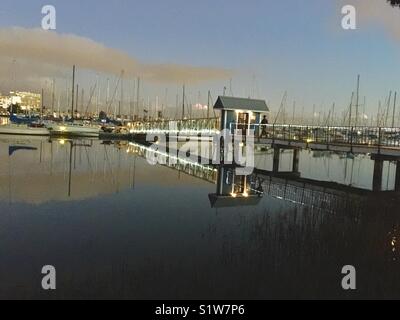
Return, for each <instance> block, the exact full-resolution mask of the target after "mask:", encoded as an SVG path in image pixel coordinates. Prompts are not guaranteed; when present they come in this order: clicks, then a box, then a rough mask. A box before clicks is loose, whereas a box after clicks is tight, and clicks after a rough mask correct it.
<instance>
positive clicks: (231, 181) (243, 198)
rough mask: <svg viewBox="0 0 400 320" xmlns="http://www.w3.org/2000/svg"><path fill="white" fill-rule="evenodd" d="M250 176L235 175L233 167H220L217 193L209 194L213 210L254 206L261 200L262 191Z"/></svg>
mask: <svg viewBox="0 0 400 320" xmlns="http://www.w3.org/2000/svg"><path fill="white" fill-rule="evenodd" d="M249 177H250V176H242V175H237V174H236V169H235V168H234V167H228V166H221V167H220V168H219V170H218V181H217V192H216V193H213V194H209V195H208V197H209V199H210V203H211V206H212V207H213V208H225V207H241V206H256V205H258V203H259V202H260V200H261V196H262V191H261V190H256V185H255V184H254V182H252V181H251V179H249Z"/></svg>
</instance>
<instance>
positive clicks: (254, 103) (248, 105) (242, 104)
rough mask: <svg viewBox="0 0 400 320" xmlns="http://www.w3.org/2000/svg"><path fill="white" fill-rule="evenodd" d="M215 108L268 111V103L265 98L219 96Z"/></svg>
mask: <svg viewBox="0 0 400 320" xmlns="http://www.w3.org/2000/svg"><path fill="white" fill-rule="evenodd" d="M214 109H224V110H249V111H255V112H268V111H269V109H268V106H267V103H266V102H265V101H264V100H255V99H246V98H234V97H223V96H220V97H218V100H217V102H216V103H215V105H214Z"/></svg>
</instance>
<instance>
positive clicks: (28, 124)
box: [0, 114, 50, 136]
mask: <svg viewBox="0 0 400 320" xmlns="http://www.w3.org/2000/svg"><path fill="white" fill-rule="evenodd" d="M37 120H38V119H37V118H30V117H21V116H17V115H14V114H12V115H11V116H10V123H8V124H5V125H1V126H0V134H9V135H24V136H48V135H49V134H50V133H49V130H48V129H47V128H46V127H45V126H44V125H42V124H40V123H38V122H37Z"/></svg>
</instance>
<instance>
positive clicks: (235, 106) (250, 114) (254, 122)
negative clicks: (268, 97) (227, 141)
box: [214, 96, 269, 136]
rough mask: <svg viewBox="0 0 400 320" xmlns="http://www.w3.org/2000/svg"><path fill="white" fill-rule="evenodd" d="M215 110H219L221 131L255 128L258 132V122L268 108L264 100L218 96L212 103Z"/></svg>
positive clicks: (266, 113) (256, 133)
mask: <svg viewBox="0 0 400 320" xmlns="http://www.w3.org/2000/svg"><path fill="white" fill-rule="evenodd" d="M214 109H215V110H220V111H221V131H222V130H225V129H228V130H231V131H232V132H233V130H240V129H242V130H246V129H248V128H250V129H254V130H255V135H256V136H258V134H259V124H260V123H261V120H262V119H263V117H264V115H265V116H267V115H268V113H269V109H268V106H267V103H266V102H265V100H256V99H246V98H235V97H225V96H220V97H218V99H217V102H216V103H215V105H214Z"/></svg>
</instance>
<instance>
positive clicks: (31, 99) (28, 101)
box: [0, 91, 42, 111]
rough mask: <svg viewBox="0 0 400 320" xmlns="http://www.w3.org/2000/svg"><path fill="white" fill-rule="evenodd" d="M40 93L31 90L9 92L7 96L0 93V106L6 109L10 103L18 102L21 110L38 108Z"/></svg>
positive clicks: (40, 100) (40, 101)
mask: <svg viewBox="0 0 400 320" xmlns="http://www.w3.org/2000/svg"><path fill="white" fill-rule="evenodd" d="M41 103H42V99H41V95H40V94H37V93H32V92H18V91H16V92H10V94H9V95H8V96H2V95H0V108H2V109H7V108H8V107H9V106H10V105H12V104H18V105H20V106H21V109H22V110H32V111H37V110H40V106H41Z"/></svg>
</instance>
